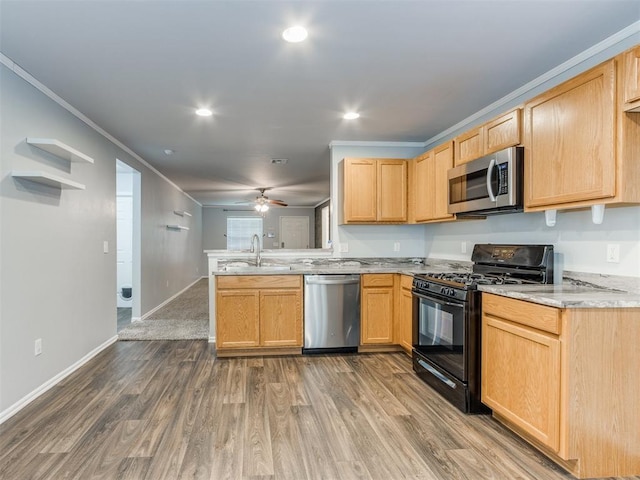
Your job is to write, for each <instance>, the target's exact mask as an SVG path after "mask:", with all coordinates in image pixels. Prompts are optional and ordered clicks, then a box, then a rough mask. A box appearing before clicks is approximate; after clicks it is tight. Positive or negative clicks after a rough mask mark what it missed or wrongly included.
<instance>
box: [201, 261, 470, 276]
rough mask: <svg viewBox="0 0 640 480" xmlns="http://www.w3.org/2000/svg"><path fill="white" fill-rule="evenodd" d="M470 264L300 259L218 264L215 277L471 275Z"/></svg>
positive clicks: (214, 272)
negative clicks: (442, 273) (259, 263)
mask: <svg viewBox="0 0 640 480" xmlns="http://www.w3.org/2000/svg"><path fill="white" fill-rule="evenodd" d="M470 269H471V264H470V263H469V262H450V261H443V260H433V261H432V260H429V261H428V262H425V261H424V259H398V260H394V259H381V258H367V259H357V260H347V259H299V260H296V261H294V262H287V261H276V260H275V259H271V258H269V259H263V261H262V264H261V266H260V267H256V266H255V264H254V262H253V261H246V260H243V261H237V260H232V261H226V262H220V263H219V265H218V270H216V271H213V272H211V273H212V274H214V275H314V274H315V275H331V274H335V275H340V274H358V273H402V274H407V275H413V274H416V273H427V272H451V271H470Z"/></svg>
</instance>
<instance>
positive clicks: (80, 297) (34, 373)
mask: <svg viewBox="0 0 640 480" xmlns="http://www.w3.org/2000/svg"><path fill="white" fill-rule="evenodd" d="M0 85H1V89H2V90H1V95H0V112H1V113H0V114H1V122H0V208H1V211H0V213H1V216H0V264H1V265H2V269H1V271H0V284H1V286H2V288H1V289H0V419H2V418H3V417H4V416H6V415H7V414H8V413H7V412H10V411H13V410H14V409H15V406H16V405H17V404H19V403H20V402H23V401H25V399H27V398H29V396H30V395H31V394H34V393H36V392H38V391H40V390H41V389H43V388H46V385H48V384H49V383H50V382H51V381H52V380H55V378H57V377H58V376H59V375H61V374H64V372H65V371H67V370H68V369H69V368H72V367H73V366H74V365H75V364H76V363H77V362H78V361H80V360H82V359H83V358H84V357H86V356H87V355H89V354H92V352H95V351H96V350H97V349H100V348H102V347H103V346H104V345H106V344H108V343H109V342H110V341H113V339H114V338H115V335H116V297H115V295H114V291H115V289H116V185H115V183H116V167H115V162H116V158H119V159H120V160H122V161H124V162H125V163H127V164H129V165H131V166H132V167H134V168H135V169H137V170H138V171H140V172H141V175H142V217H143V225H142V233H141V235H142V250H143V255H142V286H143V288H142V292H141V300H142V312H143V313H144V312H147V311H149V310H151V309H153V308H154V307H156V306H157V305H159V304H161V303H162V302H164V301H165V300H166V299H168V298H170V297H171V296H172V295H173V294H175V293H177V292H179V291H180V290H182V289H183V288H184V287H186V286H187V285H189V284H190V283H192V282H193V281H195V280H196V279H197V278H198V277H199V276H200V275H202V274H203V273H204V272H205V270H204V265H205V260H204V255H203V253H202V220H201V216H202V214H201V207H200V206H199V205H198V204H196V203H195V202H193V201H192V200H191V199H190V198H189V197H187V196H186V195H185V194H184V193H182V192H180V191H179V190H177V189H176V188H175V187H174V186H172V185H171V184H170V183H168V182H167V181H166V180H164V179H163V178H161V177H160V176H158V175H157V174H156V173H154V172H153V171H152V170H150V169H149V168H148V167H147V166H145V165H144V164H143V163H141V162H139V161H138V160H137V159H136V158H134V157H133V156H132V155H130V154H129V153H128V152H126V151H124V150H123V149H121V148H119V147H118V146H117V145H115V144H114V143H112V142H111V141H109V140H107V139H106V138H105V137H104V136H103V135H100V134H99V133H97V132H96V130H94V129H93V128H90V127H89V126H87V124H86V123H84V122H82V121H81V120H79V119H78V118H77V117H76V116H74V115H72V114H70V113H69V112H68V111H67V110H66V109H64V108H62V107H61V106H60V105H59V104H58V103H56V102H54V101H53V100H51V99H50V98H49V97H47V96H46V95H44V94H43V93H42V92H41V91H40V90H38V89H36V88H35V87H34V86H33V85H32V84H30V83H29V82H27V81H25V80H24V79H23V78H21V77H19V76H18V75H16V74H15V73H14V72H13V71H12V70H11V69H9V68H7V67H6V66H4V65H2V66H0ZM27 136H33V137H50V138H57V139H58V140H60V141H62V142H64V143H67V144H69V145H71V146H73V147H74V148H76V149H78V150H80V151H82V152H84V153H86V154H87V155H89V156H91V157H93V158H94V159H95V164H93V165H91V164H86V163H73V164H69V162H67V161H63V160H58V159H56V158H55V157H53V156H51V155H48V154H46V153H44V152H42V151H40V150H39V149H36V148H35V147H32V146H30V145H28V144H26V143H25V137H27ZM14 169H15V170H44V171H47V172H51V173H56V174H58V175H61V176H68V177H70V178H72V179H73V180H75V181H77V182H80V183H83V184H85V185H86V190H84V191H80V190H63V191H60V190H59V189H55V188H50V187H46V186H39V185H37V184H33V183H30V182H25V181H19V180H16V179H14V178H12V177H11V174H10V172H11V171H12V170H14ZM174 209H175V210H188V211H190V212H192V213H193V217H190V219H189V221H190V225H189V226H190V227H191V230H190V231H189V232H184V233H182V232H172V231H168V230H167V229H166V224H167V223H175V222H176V219H177V218H178V217H176V216H175V215H174V214H173V210H174ZM104 241H107V242H108V244H109V253H107V254H104V253H103V242H104ZM37 338H41V339H42V350H43V353H42V354H41V355H40V356H34V341H35V339H37Z"/></svg>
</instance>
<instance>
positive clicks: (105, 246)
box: [102, 240, 109, 253]
mask: <svg viewBox="0 0 640 480" xmlns="http://www.w3.org/2000/svg"><path fill="white" fill-rule="evenodd" d="M102 251H103V252H104V253H109V241H108V240H105V241H104V242H102Z"/></svg>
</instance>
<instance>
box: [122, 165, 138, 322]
mask: <svg viewBox="0 0 640 480" xmlns="http://www.w3.org/2000/svg"><path fill="white" fill-rule="evenodd" d="M140 196H141V182H140V172H139V171H137V170H136V169H134V168H132V167H130V166H129V165H127V164H126V163H124V162H122V161H120V160H117V159H116V230H117V236H116V239H117V246H116V252H117V255H116V265H117V277H116V278H117V283H116V301H117V307H118V328H117V330H118V331H120V330H121V329H122V328H124V327H126V326H127V325H129V324H130V323H131V322H132V321H136V320H139V319H140V316H141V313H140V310H141V302H140V216H141V211H140V205H141V200H140Z"/></svg>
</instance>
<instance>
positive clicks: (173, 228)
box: [167, 225, 189, 230]
mask: <svg viewBox="0 0 640 480" xmlns="http://www.w3.org/2000/svg"><path fill="white" fill-rule="evenodd" d="M167 228H168V229H169V230H189V227H183V226H182V225H167Z"/></svg>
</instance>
